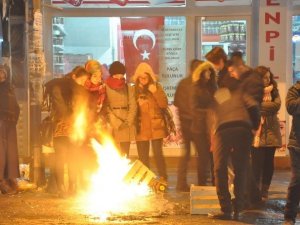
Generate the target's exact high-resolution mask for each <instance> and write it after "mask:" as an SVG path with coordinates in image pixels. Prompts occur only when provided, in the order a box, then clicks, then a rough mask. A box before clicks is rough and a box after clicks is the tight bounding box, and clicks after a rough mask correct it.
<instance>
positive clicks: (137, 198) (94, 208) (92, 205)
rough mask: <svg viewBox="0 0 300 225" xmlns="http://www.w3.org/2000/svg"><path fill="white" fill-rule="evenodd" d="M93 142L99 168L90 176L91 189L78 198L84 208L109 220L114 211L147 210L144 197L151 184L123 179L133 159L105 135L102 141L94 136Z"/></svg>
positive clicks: (123, 212) (90, 213)
mask: <svg viewBox="0 0 300 225" xmlns="http://www.w3.org/2000/svg"><path fill="white" fill-rule="evenodd" d="M91 144H92V146H93V148H94V150H95V152H96V154H97V161H98V164H99V169H98V171H97V172H96V173H95V174H94V175H93V176H92V177H91V183H90V188H89V191H88V192H87V193H84V194H82V196H80V197H79V204H80V205H81V206H83V210H84V211H85V212H86V213H87V214H89V215H93V216H97V217H99V218H100V219H101V220H106V218H107V217H108V216H109V215H111V214H115V213H118V214H126V213H129V212H137V211H141V210H143V209H145V207H147V201H146V199H145V198H143V197H145V196H148V195H149V194H150V189H149V187H148V186H147V185H146V184H137V183H127V182H125V181H124V177H125V176H126V174H127V173H128V171H129V170H130V168H131V163H130V160H128V159H127V158H126V157H122V156H120V154H119V152H118V150H117V148H116V147H115V146H114V144H113V141H112V140H111V138H110V137H109V136H105V137H104V138H103V140H102V143H101V144H100V143H98V142H97V141H96V140H95V139H92V140H91Z"/></svg>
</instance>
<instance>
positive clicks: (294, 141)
mask: <svg viewBox="0 0 300 225" xmlns="http://www.w3.org/2000/svg"><path fill="white" fill-rule="evenodd" d="M286 109H287V111H288V113H289V114H290V115H292V116H293V121H292V129H291V133H290V137H289V143H288V149H289V152H290V159H291V168H292V178H291V181H290V185H289V188H288V195H287V201H286V206H285V212H284V219H285V223H284V224H295V220H296V216H297V210H298V206H299V202H300V81H298V82H297V83H296V84H295V85H293V86H292V87H291V88H290V89H289V91H288V93H287V96H286Z"/></svg>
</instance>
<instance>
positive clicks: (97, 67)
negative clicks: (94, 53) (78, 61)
mask: <svg viewBox="0 0 300 225" xmlns="http://www.w3.org/2000/svg"><path fill="white" fill-rule="evenodd" d="M84 66H85V69H86V71H88V72H89V73H90V74H93V73H95V72H97V71H101V63H100V62H98V61H97V60H94V59H90V60H88V61H87V62H86V63H85V65H84Z"/></svg>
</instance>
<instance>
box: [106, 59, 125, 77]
mask: <svg viewBox="0 0 300 225" xmlns="http://www.w3.org/2000/svg"><path fill="white" fill-rule="evenodd" d="M125 73H126V69H125V66H124V64H123V63H121V62H119V61H114V62H113V63H112V64H111V65H110V67H109V74H110V75H111V76H115V75H118V74H120V75H123V76H124V75H125Z"/></svg>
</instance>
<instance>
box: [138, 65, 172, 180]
mask: <svg viewBox="0 0 300 225" xmlns="http://www.w3.org/2000/svg"><path fill="white" fill-rule="evenodd" d="M133 81H134V82H135V84H136V85H135V89H136V99H137V103H138V115H137V117H138V123H137V124H138V126H137V130H138V131H137V136H136V144H137V150H138V155H139V159H140V160H141V161H142V162H143V163H144V164H145V165H146V166H148V167H149V149H150V142H151V145H152V151H153V154H154V158H155V161H156V166H157V170H158V174H159V176H160V177H161V179H164V180H165V181H166V180H167V172H166V163H165V159H164V156H163V152H162V147H163V138H165V137H166V136H167V132H166V125H165V122H164V118H163V113H162V110H163V109H166V108H167V106H168V99H167V96H166V94H165V92H164V91H163V88H162V86H161V85H160V84H159V83H157V77H156V75H155V74H154V72H153V70H152V68H151V66H150V65H149V64H147V63H140V64H139V65H138V66H137V69H136V71H135V74H134V76H133Z"/></svg>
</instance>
